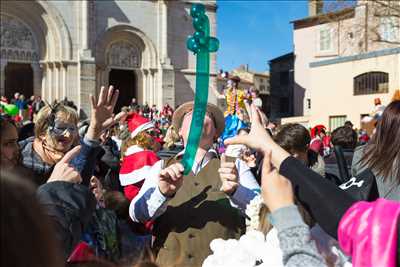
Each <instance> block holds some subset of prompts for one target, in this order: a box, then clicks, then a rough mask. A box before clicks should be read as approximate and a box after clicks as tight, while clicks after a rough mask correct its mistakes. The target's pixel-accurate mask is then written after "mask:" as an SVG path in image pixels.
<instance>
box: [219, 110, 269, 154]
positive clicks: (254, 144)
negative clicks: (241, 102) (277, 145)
mask: <svg viewBox="0 0 400 267" xmlns="http://www.w3.org/2000/svg"><path fill="white" fill-rule="evenodd" d="M268 141H272V138H271V136H270V135H269V134H268V133H267V131H266V130H265V128H264V126H263V123H262V119H261V114H260V110H259V109H258V108H257V107H256V106H255V105H251V129H250V133H249V134H247V135H237V136H235V137H233V138H229V139H227V140H225V145H236V144H244V145H246V146H248V147H250V148H253V149H257V150H259V151H262V152H264V151H265V150H266V149H267V146H266V145H267V143H268Z"/></svg>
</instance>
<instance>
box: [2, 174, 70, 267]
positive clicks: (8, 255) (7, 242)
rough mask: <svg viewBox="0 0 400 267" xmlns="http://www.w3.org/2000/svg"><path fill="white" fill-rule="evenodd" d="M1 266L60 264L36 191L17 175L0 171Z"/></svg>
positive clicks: (30, 266) (49, 227)
mask: <svg viewBox="0 0 400 267" xmlns="http://www.w3.org/2000/svg"><path fill="white" fill-rule="evenodd" d="M0 182H1V186H0V190H1V194H0V197H1V201H0V202H1V261H0V263H1V264H0V265H1V266H7V267H22V266H29V267H61V266H63V263H62V256H61V253H60V250H59V247H58V246H57V243H56V240H55V239H54V231H53V227H52V226H51V224H50V222H49V220H48V218H47V216H46V215H45V214H44V212H43V210H42V207H41V206H40V205H39V203H38V201H37V199H36V195H35V191H34V189H33V187H31V186H30V185H29V184H28V183H24V182H23V181H22V180H20V179H19V177H14V176H13V175H11V174H9V173H5V172H4V171H2V172H1V176H0Z"/></svg>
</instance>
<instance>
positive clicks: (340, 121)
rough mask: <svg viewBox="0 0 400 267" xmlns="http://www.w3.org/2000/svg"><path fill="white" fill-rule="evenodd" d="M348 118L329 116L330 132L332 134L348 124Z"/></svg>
mask: <svg viewBox="0 0 400 267" xmlns="http://www.w3.org/2000/svg"><path fill="white" fill-rule="evenodd" d="M346 118H347V116H345V115H341V116H329V130H330V131H331V132H332V131H333V130H335V129H336V128H338V127H341V126H343V125H344V123H345V122H346Z"/></svg>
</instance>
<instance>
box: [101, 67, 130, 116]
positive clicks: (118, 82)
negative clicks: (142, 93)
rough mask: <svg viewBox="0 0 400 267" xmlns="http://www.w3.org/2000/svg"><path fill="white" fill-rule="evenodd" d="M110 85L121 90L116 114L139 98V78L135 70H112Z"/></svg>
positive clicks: (115, 110)
mask: <svg viewBox="0 0 400 267" xmlns="http://www.w3.org/2000/svg"><path fill="white" fill-rule="evenodd" d="M108 83H109V85H113V86H114V88H116V89H118V90H119V97H118V101H117V104H116V106H115V109H114V112H115V113H118V112H119V111H120V110H121V108H122V107H123V106H128V105H129V104H130V103H131V100H132V98H133V97H135V98H137V78H136V75H135V72H134V71H133V70H123V69H111V70H110V74H109V82H108Z"/></svg>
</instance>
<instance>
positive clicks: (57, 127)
mask: <svg viewBox="0 0 400 267" xmlns="http://www.w3.org/2000/svg"><path fill="white" fill-rule="evenodd" d="M49 130H50V134H51V135H53V136H63V135H65V134H66V132H67V131H68V132H69V133H70V135H74V134H76V133H77V131H78V129H77V127H76V125H74V124H69V123H60V122H55V124H54V127H52V128H50V129H49Z"/></svg>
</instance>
